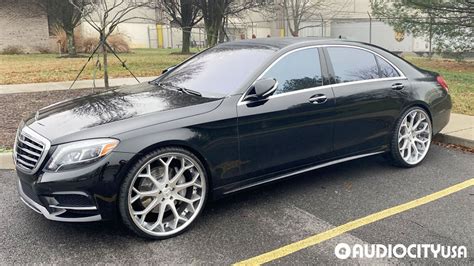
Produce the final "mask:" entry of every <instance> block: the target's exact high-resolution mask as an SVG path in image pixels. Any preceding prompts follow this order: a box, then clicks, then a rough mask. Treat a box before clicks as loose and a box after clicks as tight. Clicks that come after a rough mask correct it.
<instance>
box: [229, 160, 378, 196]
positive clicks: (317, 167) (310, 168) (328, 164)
mask: <svg viewBox="0 0 474 266" xmlns="http://www.w3.org/2000/svg"><path fill="white" fill-rule="evenodd" d="M380 153H384V151H378V152H371V153H365V154H360V155H355V156H350V157H346V158H342V159H338V160H334V161H330V162H327V163H323V164H319V165H315V166H311V167H308V168H304V169H301V170H297V171H295V172H291V173H287V174H283V175H279V176H275V177H273V178H269V179H265V180H260V181H257V182H255V183H252V184H248V185H245V186H242V187H239V188H235V189H232V190H229V191H227V192H224V195H227V194H231V193H234V192H237V191H240V190H244V189H248V188H251V187H255V186H259V185H263V184H266V183H269V182H273V181H276V180H280V179H284V178H286V177H290V176H293V175H297V174H302V173H305V172H308V171H312V170H316V169H319V168H323V167H326V166H330V165H334V164H338V163H343V162H347V161H352V160H356V159H360V158H364V157H368V156H372V155H376V154H380Z"/></svg>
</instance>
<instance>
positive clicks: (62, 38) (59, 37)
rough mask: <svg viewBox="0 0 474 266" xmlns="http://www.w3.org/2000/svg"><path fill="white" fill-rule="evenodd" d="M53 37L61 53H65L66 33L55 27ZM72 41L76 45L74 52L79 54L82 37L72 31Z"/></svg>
mask: <svg viewBox="0 0 474 266" xmlns="http://www.w3.org/2000/svg"><path fill="white" fill-rule="evenodd" d="M54 37H56V42H57V43H59V44H61V53H67V52H68V50H67V37H66V32H64V30H63V29H61V28H59V27H56V28H55V29H54ZM74 41H75V43H76V51H77V52H81V50H82V47H81V44H82V35H81V33H80V32H79V31H78V30H75V31H74Z"/></svg>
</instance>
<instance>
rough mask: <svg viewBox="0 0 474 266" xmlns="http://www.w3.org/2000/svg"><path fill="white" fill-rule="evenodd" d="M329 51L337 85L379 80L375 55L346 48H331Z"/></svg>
mask: <svg viewBox="0 0 474 266" xmlns="http://www.w3.org/2000/svg"><path fill="white" fill-rule="evenodd" d="M327 51H328V53H329V57H330V59H331V62H332V67H333V69H334V74H335V75H336V76H335V79H336V83H344V82H351V81H358V80H367V79H375V78H379V69H378V66H377V62H376V61H375V55H374V54H372V53H369V52H367V51H364V50H360V49H355V48H345V47H330V48H327Z"/></svg>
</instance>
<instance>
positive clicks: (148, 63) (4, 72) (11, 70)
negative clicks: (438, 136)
mask: <svg viewBox="0 0 474 266" xmlns="http://www.w3.org/2000/svg"><path fill="white" fill-rule="evenodd" d="M178 51H179V50H175V49H136V50H133V52H132V53H129V54H120V57H121V58H122V59H123V60H126V62H127V65H128V67H129V68H130V69H131V70H132V71H133V73H134V74H135V75H137V76H142V77H143V76H157V75H159V74H160V73H161V71H162V70H163V69H164V68H166V67H168V66H171V65H174V64H176V63H179V62H181V61H183V60H184V59H186V58H187V57H188V56H187V55H176V54H172V53H173V52H178ZM407 59H408V60H409V61H410V62H412V63H414V64H415V65H417V66H420V67H422V68H425V69H429V70H433V71H436V72H438V73H440V74H441V75H443V76H444V78H445V79H446V81H447V83H448V85H449V88H450V90H449V92H450V94H451V96H452V98H453V103H454V107H453V111H454V112H456V113H462V114H468V115H474V62H473V61H469V62H455V61H452V60H443V59H433V60H427V59H425V58H415V57H410V58H407ZM86 60H87V58H57V55H53V54H32V55H0V84H21V83H33V82H49V81H68V80H73V79H74V78H75V77H76V75H77V73H78V71H79V69H80V68H81V67H82V65H83V64H84V63H85V62H86ZM96 61H97V57H95V58H94V59H93V60H91V62H89V65H88V67H87V68H86V69H85V70H84V72H83V73H82V75H81V77H80V79H92V78H93V75H94V64H95V62H96ZM110 62H111V63H110V72H109V73H110V76H111V77H112V78H113V77H129V76H130V75H129V73H128V72H127V70H125V69H124V68H123V67H122V66H121V65H120V63H119V61H118V60H117V59H116V58H115V57H113V55H111V56H110ZM100 77H102V73H101V71H97V78H100Z"/></svg>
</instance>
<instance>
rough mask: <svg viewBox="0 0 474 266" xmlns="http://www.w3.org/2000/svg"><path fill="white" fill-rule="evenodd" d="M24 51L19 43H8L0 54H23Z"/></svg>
mask: <svg viewBox="0 0 474 266" xmlns="http://www.w3.org/2000/svg"><path fill="white" fill-rule="evenodd" d="M24 53H25V51H24V50H23V47H22V46H21V45H9V46H7V47H5V48H4V49H3V51H2V54H24Z"/></svg>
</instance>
